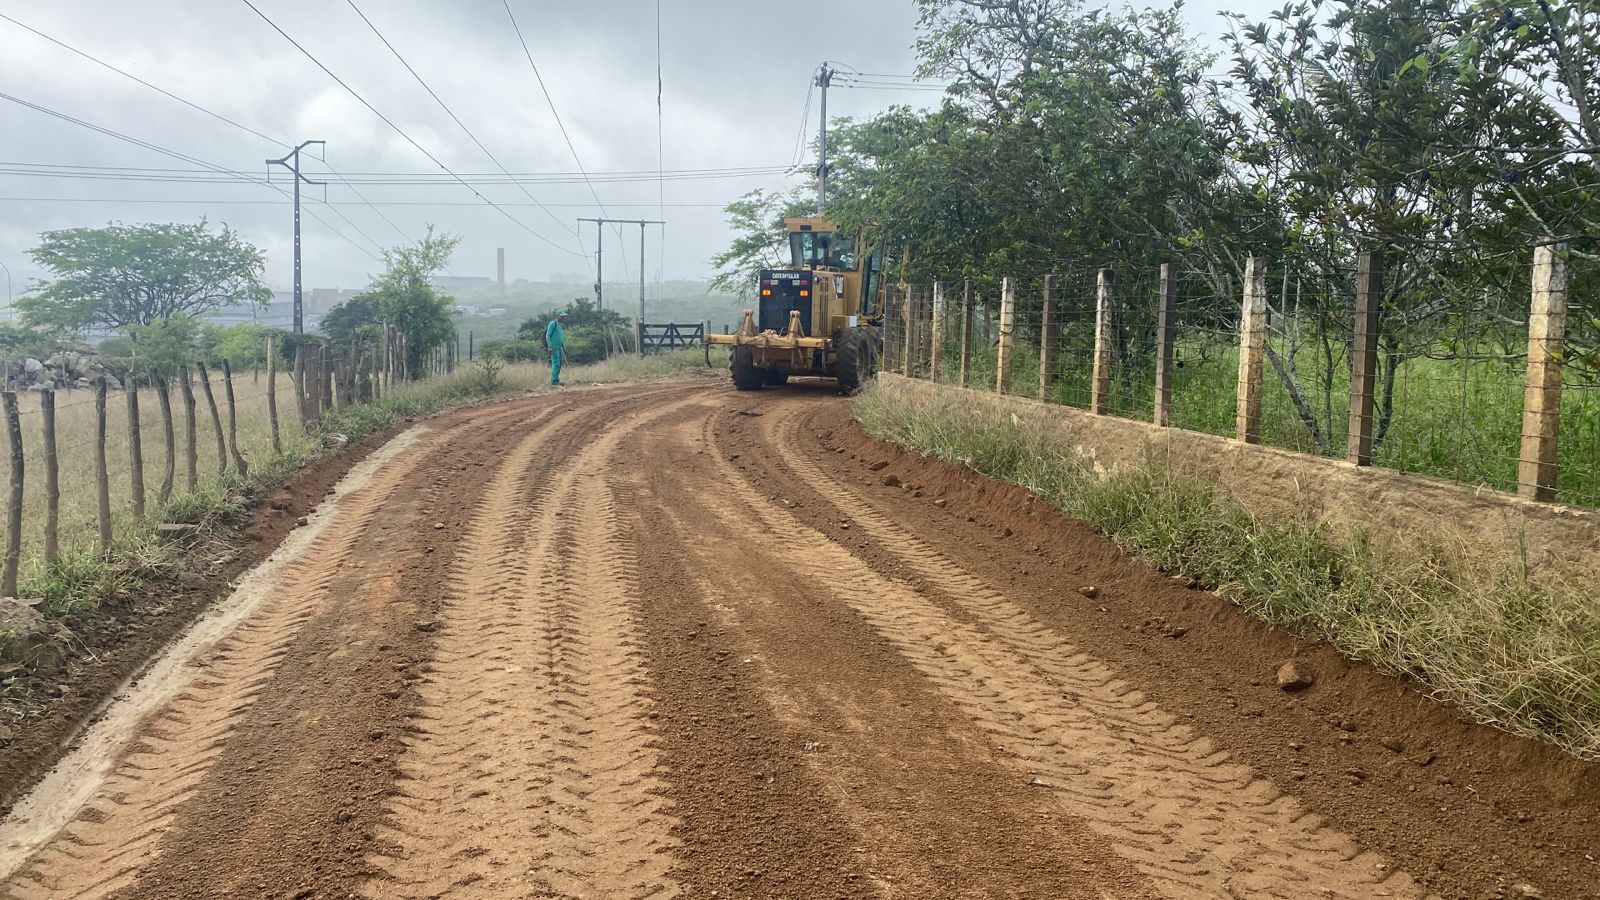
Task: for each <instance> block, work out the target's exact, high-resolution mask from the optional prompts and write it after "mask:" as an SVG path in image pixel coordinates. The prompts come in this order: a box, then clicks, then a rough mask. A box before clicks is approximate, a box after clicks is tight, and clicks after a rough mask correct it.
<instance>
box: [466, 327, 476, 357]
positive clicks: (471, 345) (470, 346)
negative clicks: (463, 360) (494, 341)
mask: <svg viewBox="0 0 1600 900" xmlns="http://www.w3.org/2000/svg"><path fill="white" fill-rule="evenodd" d="M476 340H477V339H476V338H475V337H474V336H473V334H472V332H470V331H469V332H467V362H472V361H473V360H474V359H477V356H476V355H475V354H476V353H477V350H478V347H477V344H476V343H475V342H476Z"/></svg>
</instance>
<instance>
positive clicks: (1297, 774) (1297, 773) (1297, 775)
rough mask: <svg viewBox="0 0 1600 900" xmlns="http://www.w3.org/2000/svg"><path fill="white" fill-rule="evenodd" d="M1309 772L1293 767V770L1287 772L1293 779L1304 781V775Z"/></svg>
mask: <svg viewBox="0 0 1600 900" xmlns="http://www.w3.org/2000/svg"><path fill="white" fill-rule="evenodd" d="M1309 774H1311V773H1310V772H1307V771H1304V770H1303V769H1295V770H1294V771H1293V772H1290V773H1289V777H1290V778H1293V779H1294V780H1295V781H1305V780H1306V776H1307V775H1309Z"/></svg>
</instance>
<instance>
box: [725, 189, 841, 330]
mask: <svg viewBox="0 0 1600 900" xmlns="http://www.w3.org/2000/svg"><path fill="white" fill-rule="evenodd" d="M723 212H724V213H726V214H727V216H728V228H729V230H731V231H732V232H733V235H734V236H733V244H732V245H731V246H729V248H728V249H727V250H725V251H723V252H721V253H718V254H717V255H716V256H714V257H712V258H711V265H713V266H715V267H716V269H717V274H716V275H715V276H713V277H712V279H711V284H710V287H711V289H712V290H713V291H720V292H723V293H728V294H733V295H735V296H737V297H738V298H739V299H740V300H743V301H746V302H748V301H749V300H750V298H752V297H754V296H755V289H756V282H758V281H759V280H760V279H761V270H762V269H771V268H776V267H778V266H781V265H783V264H785V263H786V262H787V261H788V259H789V239H788V235H787V233H786V232H785V230H784V227H783V219H784V217H785V216H808V215H811V214H812V213H814V212H816V209H815V206H814V204H813V202H812V201H811V200H809V199H807V198H806V197H804V196H802V194H801V192H800V191H798V190H792V191H789V192H787V193H778V192H775V191H767V190H764V189H760V188H758V189H756V190H753V191H751V192H750V193H748V194H745V195H744V196H743V197H740V198H739V199H738V200H735V201H733V202H732V203H730V204H728V205H727V206H726V207H724V208H723Z"/></svg>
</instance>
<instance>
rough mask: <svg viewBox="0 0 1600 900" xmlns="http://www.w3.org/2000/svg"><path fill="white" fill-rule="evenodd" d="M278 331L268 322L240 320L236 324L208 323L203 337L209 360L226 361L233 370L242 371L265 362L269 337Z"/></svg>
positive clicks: (215, 361)
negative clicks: (269, 325)
mask: <svg viewBox="0 0 1600 900" xmlns="http://www.w3.org/2000/svg"><path fill="white" fill-rule="evenodd" d="M274 333H276V330H275V329H272V328H268V327H267V326H265V325H256V324H253V323H250V322H241V323H239V324H237V325H226V326H221V325H207V326H206V329H205V335H204V338H203V341H204V344H205V355H206V359H207V360H208V361H210V362H213V363H218V364H220V363H221V362H222V361H223V360H227V361H228V365H230V366H232V367H233V368H234V369H238V370H242V369H248V368H252V367H254V366H256V365H258V364H259V365H263V366H264V365H266V361H267V336H268V335H270V334H274Z"/></svg>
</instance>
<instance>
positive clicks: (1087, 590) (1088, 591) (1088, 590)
mask: <svg viewBox="0 0 1600 900" xmlns="http://www.w3.org/2000/svg"><path fill="white" fill-rule="evenodd" d="M1078 593H1080V594H1082V595H1084V596H1085V597H1088V598H1089V599H1090V600H1093V599H1094V598H1096V597H1098V596H1100V589H1099V588H1097V587H1095V586H1094V585H1092V584H1086V585H1084V586H1083V587H1081V588H1078Z"/></svg>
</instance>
